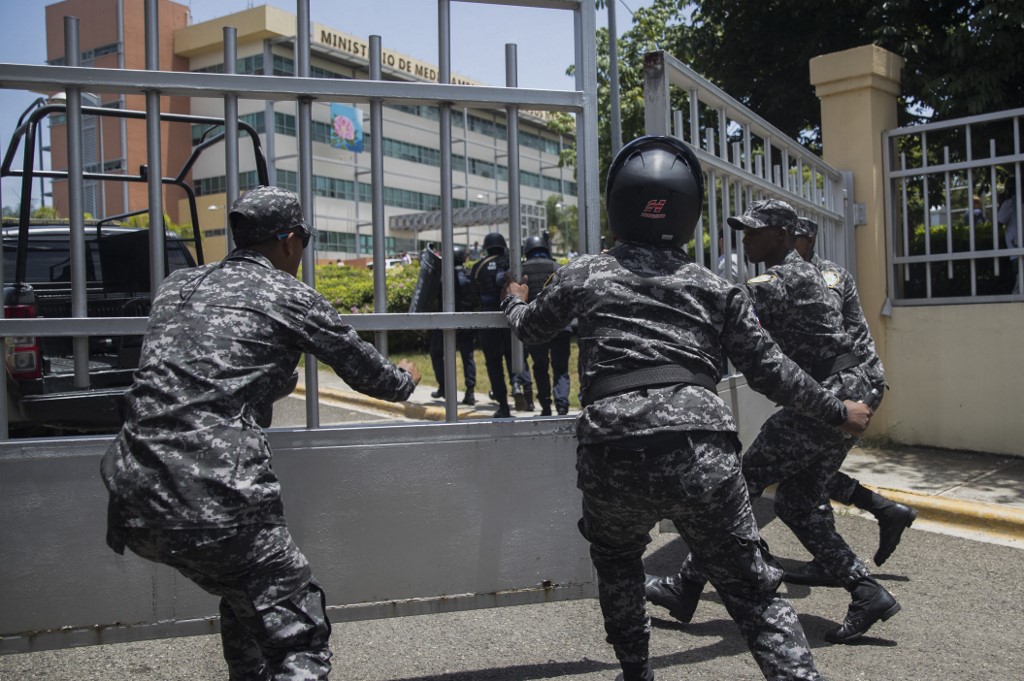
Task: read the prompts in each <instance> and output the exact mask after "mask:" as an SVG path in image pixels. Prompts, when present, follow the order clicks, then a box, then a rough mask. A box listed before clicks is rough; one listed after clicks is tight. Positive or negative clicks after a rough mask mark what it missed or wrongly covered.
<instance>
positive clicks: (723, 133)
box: [709, 108, 729, 163]
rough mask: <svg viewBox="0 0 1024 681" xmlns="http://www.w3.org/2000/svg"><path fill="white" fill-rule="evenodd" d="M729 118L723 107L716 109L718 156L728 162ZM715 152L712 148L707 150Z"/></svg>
mask: <svg viewBox="0 0 1024 681" xmlns="http://www.w3.org/2000/svg"><path fill="white" fill-rule="evenodd" d="M728 127H729V119H728V117H727V116H726V115H725V109H724V108H720V109H719V110H718V147H719V148H718V157H719V158H720V159H722V160H723V161H725V162H727V163H728V162H729V130H728ZM709 151H711V153H715V152H714V150H709Z"/></svg>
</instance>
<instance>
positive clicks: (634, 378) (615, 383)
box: [583, 364, 718, 407]
mask: <svg viewBox="0 0 1024 681" xmlns="http://www.w3.org/2000/svg"><path fill="white" fill-rule="evenodd" d="M679 383H687V384H689V385H699V386H701V387H702V388H707V389H708V390H710V391H711V392H713V393H717V391H718V382H717V381H716V380H715V379H714V378H713V377H711V376H709V375H708V374H698V373H695V372H693V371H690V370H689V369H684V368H683V367H681V366H678V365H675V364H666V365H662V366H654V367H646V368H644V369H635V370H633V371H627V372H626V373H622V374H610V375H607V376H601V377H600V378H598V379H596V380H594V381H592V382H591V384H590V387H589V388H588V389H587V394H586V395H584V397H583V406H585V407H586V406H590V405H591V404H593V403H594V402H597V401H598V400H600V399H601V398H603V397H608V396H609V395H616V394H619V393H624V392H628V391H630V390H637V389H639V388H655V387H658V386H664V385H676V384H679Z"/></svg>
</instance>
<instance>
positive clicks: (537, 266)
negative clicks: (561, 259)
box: [523, 257, 559, 300]
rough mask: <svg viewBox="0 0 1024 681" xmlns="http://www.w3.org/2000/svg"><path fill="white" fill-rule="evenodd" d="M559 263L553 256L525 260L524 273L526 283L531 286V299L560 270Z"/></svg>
mask: <svg viewBox="0 0 1024 681" xmlns="http://www.w3.org/2000/svg"><path fill="white" fill-rule="evenodd" d="M558 267H559V265H558V263H557V262H555V261H554V260H552V259H551V258H546V257H542V258H527V259H526V260H525V261H524V262H523V274H524V275H526V285H527V286H528V287H529V288H530V300H534V299H536V298H537V296H539V295H540V292H541V289H543V288H544V284H546V283H547V281H548V278H550V277H551V275H552V274H554V273H555V272H556V271H557V270H558Z"/></svg>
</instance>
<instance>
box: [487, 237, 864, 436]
mask: <svg viewBox="0 0 1024 681" xmlns="http://www.w3.org/2000/svg"><path fill="white" fill-rule="evenodd" d="M503 306H504V309H505V314H506V315H507V316H508V318H509V322H510V324H511V326H512V328H513V330H514V331H515V333H516V334H517V335H518V336H519V337H520V338H521V339H522V340H523V341H524V342H526V343H543V342H546V341H548V340H550V339H551V338H552V337H553V336H554V335H555V334H557V333H558V332H559V331H561V330H562V329H563V328H565V323H566V320H569V319H572V318H573V317H578V320H579V327H578V334H579V344H580V364H581V371H580V374H581V376H580V383H581V385H582V389H583V391H584V393H586V391H587V390H588V388H589V386H590V385H591V384H592V383H593V382H594V380H595V379H596V378H598V377H601V376H603V375H606V374H620V373H623V372H629V371H632V370H636V369H642V368H647V367H654V366H663V365H678V366H682V367H683V368H685V369H688V370H690V371H693V372H696V373H703V374H707V375H710V376H712V377H713V378H714V379H715V380H716V381H717V380H718V379H719V378H720V377H721V374H720V371H719V369H718V367H719V366H720V364H721V352H722V350H724V351H725V352H726V353H727V354H728V356H729V357H730V358H732V360H733V362H734V363H735V364H736V366H737V367H739V369H740V370H741V371H742V372H743V373H744V374H745V375H746V376H747V378H748V380H749V381H750V384H751V386H753V387H754V389H756V390H758V391H759V392H762V393H764V394H766V395H768V396H769V397H770V398H772V399H774V400H775V401H777V402H781V403H783V404H787V405H791V406H792V407H794V408H796V409H797V410H799V411H801V412H804V413H807V414H809V415H813V416H815V417H817V418H820V419H823V420H825V421H828V422H829V423H835V424H840V423H842V422H843V420H844V419H845V418H846V409H845V407H844V406H843V404H842V403H841V402H840V401H839V400H837V399H836V398H835V397H834V396H833V395H831V394H829V393H828V392H826V391H824V390H822V388H821V387H820V386H819V385H818V384H817V383H816V382H815V381H814V380H813V379H811V378H810V377H809V376H808V375H807V374H805V373H803V372H802V371H800V370H799V368H798V367H797V366H796V364H794V363H793V362H792V361H791V360H789V359H788V358H786V357H785V356H784V355H783V354H782V352H781V351H780V350H779V348H778V346H777V345H776V344H775V343H774V342H773V341H772V339H771V337H770V336H768V334H767V333H765V332H764V331H763V330H762V329H761V327H760V326H759V325H758V323H757V319H756V318H755V317H754V314H753V312H752V309H751V305H750V300H749V299H748V297H747V295H746V293H745V292H744V291H743V290H742V288H740V287H738V286H735V285H733V284H730V283H728V282H726V281H725V280H723V279H721V278H719V277H717V276H715V275H714V274H712V273H711V272H710V271H709V270H708V269H706V268H704V267H702V266H700V265H698V264H696V263H695V262H694V261H693V260H692V259H691V258H689V257H688V256H687V255H686V254H685V253H683V252H682V251H680V250H670V249H657V248H648V247H644V246H638V245H634V244H628V243H622V244H619V245H617V246H616V247H615V248H613V249H611V250H610V251H608V252H607V253H604V254H600V255H589V256H583V257H580V258H577V259H575V260H573V261H572V262H570V263H569V264H568V265H565V266H563V267H562V268H561V269H559V270H558V271H557V272H556V273H555V274H554V275H552V277H551V279H550V281H549V282H548V285H547V286H545V287H544V289H543V291H542V292H541V293H540V295H539V296H537V298H536V299H535V300H533V301H532V302H530V303H529V304H525V303H523V302H522V301H520V300H519V299H518V298H514V297H512V296H509V297H508V298H506V300H504V301H503ZM576 428H577V436H578V437H579V441H580V443H581V444H588V443H594V442H599V441H605V440H613V439H620V438H626V437H633V436H643V435H649V434H652V433H656V432H665V431H672V430H676V431H687V430H718V431H735V430H736V424H735V422H734V420H733V417H732V413H731V412H730V411H729V408H728V407H727V406H726V405H725V403H724V402H723V401H722V400H721V398H719V397H718V395H717V394H715V393H713V392H711V391H710V390H707V389H706V388H702V387H699V386H695V385H688V384H683V385H675V386H666V387H657V388H642V389H638V390H632V391H629V392H624V393H620V394H617V395H610V396H608V397H605V398H603V399H599V400H597V401H596V402H594V403H593V404H591V405H589V406H587V407H586V408H585V409H584V410H583V412H582V413H581V415H580V418H579V420H578V421H577V426H576Z"/></svg>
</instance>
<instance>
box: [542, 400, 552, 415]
mask: <svg viewBox="0 0 1024 681" xmlns="http://www.w3.org/2000/svg"><path fill="white" fill-rule="evenodd" d="M540 415H541V416H551V400H548V401H547V402H543V401H542V402H541V403H540Z"/></svg>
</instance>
